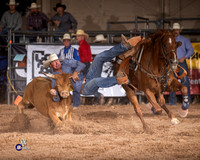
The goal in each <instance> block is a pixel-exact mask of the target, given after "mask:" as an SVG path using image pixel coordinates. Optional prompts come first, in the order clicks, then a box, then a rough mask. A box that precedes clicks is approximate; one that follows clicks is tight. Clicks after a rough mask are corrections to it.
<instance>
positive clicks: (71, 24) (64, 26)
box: [52, 3, 78, 32]
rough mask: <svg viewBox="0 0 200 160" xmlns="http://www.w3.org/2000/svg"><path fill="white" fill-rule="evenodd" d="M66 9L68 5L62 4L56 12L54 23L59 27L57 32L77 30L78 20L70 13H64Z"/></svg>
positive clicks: (56, 8)
mask: <svg viewBox="0 0 200 160" xmlns="http://www.w3.org/2000/svg"><path fill="white" fill-rule="evenodd" d="M65 9H66V5H63V4H61V3H57V4H56V7H55V8H54V10H55V11H56V12H57V13H56V14H55V15H54V16H53V18H52V21H53V23H54V24H55V25H56V26H57V27H58V29H57V31H61V32H62V31H64V32H68V31H73V30H75V29H76V28H77V24H78V23H77V21H76V19H75V18H74V17H73V16H72V15H71V14H70V13H69V12H64V11H65Z"/></svg>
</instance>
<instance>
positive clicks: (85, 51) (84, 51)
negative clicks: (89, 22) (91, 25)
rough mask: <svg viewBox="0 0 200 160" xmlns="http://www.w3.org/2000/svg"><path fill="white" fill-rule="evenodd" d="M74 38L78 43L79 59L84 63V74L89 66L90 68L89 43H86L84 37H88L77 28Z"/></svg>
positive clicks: (90, 54)
mask: <svg viewBox="0 0 200 160" xmlns="http://www.w3.org/2000/svg"><path fill="white" fill-rule="evenodd" d="M74 35H75V36H76V39H77V41H78V43H79V49H78V51H79V56H80V59H81V62H82V63H84V64H85V65H86V67H85V69H84V71H83V74H84V75H85V76H86V74H87V72H88V70H89V68H90V62H92V53H91V49H90V45H89V44H88V43H87V41H86V39H87V38H89V36H88V34H87V33H85V32H84V31H83V30H81V29H78V30H77V32H76V34H74Z"/></svg>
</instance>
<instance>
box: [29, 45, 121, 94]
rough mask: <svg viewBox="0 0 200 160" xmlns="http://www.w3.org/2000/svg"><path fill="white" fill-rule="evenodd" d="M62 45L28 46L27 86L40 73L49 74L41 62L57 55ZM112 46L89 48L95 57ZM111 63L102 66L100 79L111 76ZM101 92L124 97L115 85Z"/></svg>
mask: <svg viewBox="0 0 200 160" xmlns="http://www.w3.org/2000/svg"><path fill="white" fill-rule="evenodd" d="M72 46H73V47H75V48H76V49H78V48H79V46H78V45H72ZM62 47H63V45H28V52H27V81H26V82H27V84H28V83H29V82H30V81H32V79H33V78H34V77H39V76H42V77H44V75H43V74H42V72H46V73H51V69H50V68H47V69H46V68H44V67H43V62H44V61H45V60H47V58H48V56H49V55H50V54H52V53H56V54H58V53H59V50H60V49H61V48H62ZM111 47H112V46H91V51H92V55H93V56H95V55H97V54H99V53H100V52H102V51H104V50H108V49H110V48H111ZM110 66H111V63H110V62H107V63H105V64H104V66H103V71H102V75H101V76H102V77H107V76H108V74H110V76H113V75H112V72H111V68H110ZM99 92H101V93H102V94H103V95H104V96H105V97H122V96H125V91H124V89H123V88H122V87H121V86H119V85H115V86H113V87H110V88H100V89H99Z"/></svg>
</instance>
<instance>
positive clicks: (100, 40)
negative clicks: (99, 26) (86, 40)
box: [94, 34, 107, 43]
mask: <svg viewBox="0 0 200 160" xmlns="http://www.w3.org/2000/svg"><path fill="white" fill-rule="evenodd" d="M106 42H107V39H106V38H104V35H103V34H97V35H96V37H95V40H94V43H106Z"/></svg>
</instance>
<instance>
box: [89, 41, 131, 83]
mask: <svg viewBox="0 0 200 160" xmlns="http://www.w3.org/2000/svg"><path fill="white" fill-rule="evenodd" d="M126 51H127V48H126V47H125V46H124V45H123V44H122V43H120V44H118V45H115V46H114V47H112V48H111V49H109V50H106V51H103V52H101V53H99V54H98V55H97V56H96V57H95V58H94V61H93V62H92V64H91V66H90V68H89V71H88V73H87V76H86V82H87V81H89V80H91V79H93V78H97V77H101V72H102V68H103V64H104V62H109V61H110V60H111V59H113V58H114V57H116V56H119V55H120V54H122V53H124V52H126Z"/></svg>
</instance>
